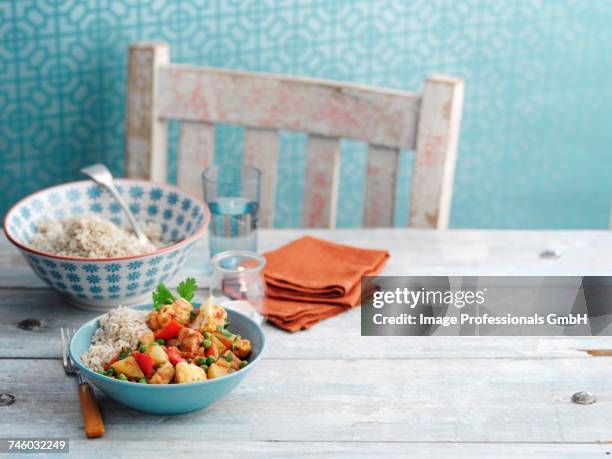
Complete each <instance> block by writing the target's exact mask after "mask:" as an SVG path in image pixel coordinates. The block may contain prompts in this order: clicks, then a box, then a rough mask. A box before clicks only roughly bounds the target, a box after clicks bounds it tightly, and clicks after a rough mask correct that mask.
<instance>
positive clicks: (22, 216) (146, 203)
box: [4, 179, 210, 309]
mask: <svg viewBox="0 0 612 459" xmlns="http://www.w3.org/2000/svg"><path fill="white" fill-rule="evenodd" d="M116 184H117V188H118V189H119V192H120V193H121V195H122V196H123V198H124V199H125V200H126V201H127V203H128V205H129V206H130V209H131V210H132V212H133V213H134V214H135V216H136V219H138V220H141V221H154V222H157V223H158V224H160V225H161V228H162V241H164V242H167V243H170V242H172V241H178V242H176V243H173V244H171V245H168V246H166V247H164V248H161V249H159V250H157V251H156V252H153V253H151V254H146V255H134V256H128V257H120V258H79V257H65V256H59V255H53V254H50V253H45V252H41V251H39V250H36V249H33V248H31V247H28V243H29V241H30V240H31V239H32V236H33V235H34V234H35V233H36V228H37V227H36V224H37V222H38V221H39V220H40V219H41V217H50V218H55V219H59V218H65V217H69V216H72V215H78V214H83V213H87V212H91V213H93V214H97V215H99V216H101V217H103V218H107V219H109V220H111V221H112V222H114V223H115V224H117V225H119V226H122V227H127V226H128V223H127V219H126V217H125V215H124V213H123V212H122V210H121V208H120V207H119V204H118V203H117V202H116V201H115V200H114V199H113V197H112V196H111V195H110V193H108V192H107V191H106V190H105V189H103V188H102V187H99V186H98V185H96V184H95V183H94V182H92V181H89V180H86V181H81V182H71V183H66V184H64V185H58V186H54V187H51V188H47V189H45V190H42V191H39V192H37V193H34V194H32V195H30V196H28V197H26V198H24V199H22V200H21V201H19V202H18V203H17V204H15V205H14V206H13V207H12V208H11V209H10V210H9V212H8V213H7V215H6V217H5V219H4V231H5V233H6V235H7V237H8V239H9V240H10V241H11V242H12V243H13V244H14V245H15V246H17V248H19V250H20V251H21V253H22V254H23V256H24V257H25V258H26V260H27V261H28V263H29V264H30V266H31V267H32V269H33V270H34V272H35V273H36V274H37V275H38V277H40V278H41V279H42V280H43V281H45V282H46V283H47V284H49V285H50V286H51V287H52V288H54V289H55V290H57V291H59V292H61V293H63V294H66V295H68V298H69V299H70V301H71V302H73V303H75V304H77V305H79V306H83V307H86V308H92V309H109V308H112V307H115V306H117V305H118V304H124V305H129V304H137V303H142V302H144V301H146V300H149V299H150V297H151V291H152V290H153V289H154V288H155V286H156V285H157V284H158V283H159V282H164V281H166V280H168V279H170V278H172V277H173V276H174V275H175V274H176V273H177V272H178V271H179V270H180V269H181V267H182V266H183V264H184V262H185V258H186V257H187V255H188V254H189V253H190V252H191V249H192V248H193V245H194V244H195V242H196V241H197V240H198V239H199V238H200V237H201V236H202V235H203V234H204V233H205V232H206V227H207V225H208V221H209V217H210V214H209V212H208V207H206V204H204V203H203V202H202V201H201V200H199V199H197V198H196V197H194V196H192V195H190V194H189V193H186V192H184V191H182V190H180V189H178V188H176V187H174V186H172V185H167V184H159V183H153V182H148V181H144V180H131V179H117V180H116ZM149 301H150V300H149Z"/></svg>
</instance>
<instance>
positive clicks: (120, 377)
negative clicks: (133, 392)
mask: <svg viewBox="0 0 612 459" xmlns="http://www.w3.org/2000/svg"><path fill="white" fill-rule="evenodd" d="M117 379H120V380H121V381H127V376H125V375H124V374H123V373H120V374H119V376H117Z"/></svg>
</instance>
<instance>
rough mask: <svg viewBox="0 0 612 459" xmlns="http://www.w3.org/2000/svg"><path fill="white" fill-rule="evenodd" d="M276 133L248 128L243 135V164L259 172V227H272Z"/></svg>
mask: <svg viewBox="0 0 612 459" xmlns="http://www.w3.org/2000/svg"><path fill="white" fill-rule="evenodd" d="M278 148H279V137H278V132H277V131H273V130H271V129H255V128H248V129H246V130H245V134H244V163H245V164H250V165H252V166H255V167H257V168H258V169H259V170H260V171H261V196H260V201H259V202H260V207H259V226H260V227H262V228H271V227H273V226H274V202H275V195H276V170H277V165H278Z"/></svg>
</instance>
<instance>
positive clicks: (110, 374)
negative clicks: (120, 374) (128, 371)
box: [106, 368, 115, 376]
mask: <svg viewBox="0 0 612 459" xmlns="http://www.w3.org/2000/svg"><path fill="white" fill-rule="evenodd" d="M106 374H107V375H108V376H113V375H114V374H115V369H114V368H110V369H109V370H108V371H107V372H106Z"/></svg>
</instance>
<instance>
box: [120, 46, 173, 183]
mask: <svg viewBox="0 0 612 459" xmlns="http://www.w3.org/2000/svg"><path fill="white" fill-rule="evenodd" d="M169 62H170V47H169V46H168V44H166V43H160V42H140V43H135V44H133V45H131V46H130V52H129V56H128V84H127V86H128V88H127V100H126V112H127V114H126V120H125V130H126V132H125V173H126V176H128V177H134V178H144V179H151V180H157V181H160V182H165V181H166V179H167V178H168V177H167V174H168V172H167V166H166V163H167V148H168V147H167V145H168V143H167V132H168V129H167V127H168V126H167V121H166V120H163V119H161V118H159V116H158V115H159V94H158V88H159V72H158V69H159V68H160V66H162V65H164V64H168V63H169Z"/></svg>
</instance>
